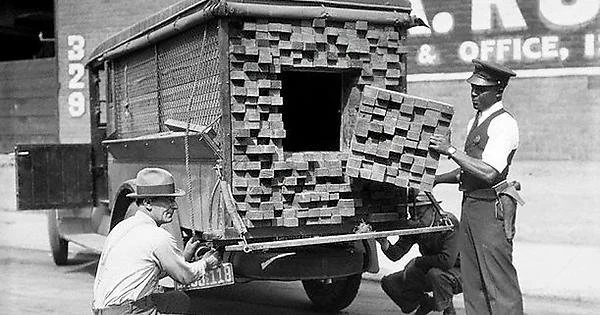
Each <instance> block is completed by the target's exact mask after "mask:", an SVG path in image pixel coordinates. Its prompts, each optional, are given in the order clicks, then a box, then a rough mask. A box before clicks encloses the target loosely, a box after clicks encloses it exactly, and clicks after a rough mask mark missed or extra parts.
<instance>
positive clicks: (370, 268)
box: [357, 239, 379, 273]
mask: <svg viewBox="0 0 600 315" xmlns="http://www.w3.org/2000/svg"><path fill="white" fill-rule="evenodd" d="M357 243H360V245H359V246H362V248H363V251H364V256H365V260H364V262H365V263H364V270H365V271H366V272H370V273H378V272H379V258H378V257H377V244H376V242H375V240H374V239H366V240H362V241H358V242H357Z"/></svg>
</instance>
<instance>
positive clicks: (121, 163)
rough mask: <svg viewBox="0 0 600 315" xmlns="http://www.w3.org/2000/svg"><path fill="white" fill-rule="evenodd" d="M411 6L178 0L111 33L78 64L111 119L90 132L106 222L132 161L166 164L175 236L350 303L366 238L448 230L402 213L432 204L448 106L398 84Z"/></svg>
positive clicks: (266, 275) (372, 266) (370, 251)
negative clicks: (416, 223)
mask: <svg viewBox="0 0 600 315" xmlns="http://www.w3.org/2000/svg"><path fill="white" fill-rule="evenodd" d="M409 13H410V4H409V2H408V1H400V0H399V1H396V2H394V3H393V4H389V3H388V2H385V3H384V1H379V0H371V1H366V2H365V1H360V2H359V1H354V0H347V1H340V2H333V1H305V0H290V1H228V0H222V1H216V0H207V1H183V2H181V3H179V4H177V5H175V6H173V7H170V8H169V9H167V10H165V11H163V12H160V13H158V14H156V15H154V16H151V17H149V18H148V19H146V20H144V21H142V22H139V23H137V24H135V25H134V26H132V27H131V28H129V29H127V30H124V31H123V32H121V33H119V34H117V35H115V36H113V37H112V38H110V39H108V40H107V41H106V42H105V43H103V44H102V45H100V46H99V47H98V48H97V49H96V50H95V51H94V52H93V54H92V57H91V58H90V62H89V63H88V69H89V71H90V83H91V88H90V91H91V94H92V95H91V97H90V99H91V102H92V105H91V106H92V108H93V109H95V111H96V112H99V111H102V112H104V113H103V114H105V115H106V122H107V123H106V125H98V124H96V125H95V127H96V128H93V131H92V132H93V133H95V134H96V135H97V136H96V137H92V138H93V139H95V141H96V143H97V144H100V141H102V145H100V146H97V147H96V148H97V151H95V152H100V153H101V152H105V151H104V149H106V150H107V151H106V152H107V156H106V159H107V160H106V163H103V164H102V165H105V166H106V171H107V172H106V173H107V175H108V177H107V178H108V180H107V182H108V184H107V186H108V189H107V190H106V191H107V192H106V194H107V197H108V202H106V203H105V204H106V207H105V209H104V210H102V211H105V214H109V216H110V224H105V225H104V226H110V227H112V226H114V225H115V224H117V223H118V222H120V221H121V220H123V219H124V218H126V217H128V216H130V215H131V214H132V212H133V211H135V209H134V207H132V206H131V204H132V202H133V200H131V199H129V198H127V197H126V195H127V194H128V193H130V192H132V191H133V190H134V189H135V187H134V184H133V182H132V181H131V179H132V178H134V177H135V175H136V173H137V172H138V171H139V170H140V169H141V168H143V167H147V166H158V167H162V168H165V169H167V170H169V171H170V172H171V173H172V174H173V175H174V177H175V180H176V184H177V185H178V186H179V187H182V188H183V189H185V190H187V197H184V198H181V200H178V202H179V210H178V213H179V215H178V216H177V218H176V220H174V223H173V224H171V226H170V227H168V228H169V229H170V230H171V232H172V233H173V234H174V235H175V236H176V238H177V239H179V240H180V241H181V242H183V241H184V240H185V239H186V238H187V237H190V236H191V235H193V234H195V235H199V236H200V237H202V238H203V239H204V241H205V242H207V244H209V245H210V246H213V247H216V248H218V249H219V250H222V251H223V252H224V256H223V257H224V261H225V262H227V263H231V265H232V266H233V272H234V273H235V275H236V277H237V279H238V281H239V280H243V279H246V280H254V279H261V280H303V283H304V287H305V289H306V291H307V294H308V295H309V297H310V298H311V300H312V301H313V302H314V303H316V304H317V305H319V306H321V307H322V308H324V309H329V310H339V309H342V308H344V307H346V306H347V305H349V304H350V303H351V302H352V300H353V299H354V297H355V295H356V292H357V290H358V287H359V285H360V279H361V274H362V273H363V272H364V271H371V272H377V269H378V268H377V255H376V248H375V242H374V241H373V238H376V237H386V236H392V235H407V234H417V233H431V232H438V231H444V230H447V229H449V228H451V227H449V226H436V227H428V228H414V227H411V226H410V225H409V223H408V222H409V217H410V213H411V212H412V210H414V209H415V208H417V207H435V208H436V211H437V210H438V208H439V205H437V203H436V202H435V200H434V199H433V196H432V195H431V194H430V193H429V192H430V191H431V189H432V187H433V179H434V177H435V171H436V169H437V165H438V159H439V155H437V154H435V153H433V152H430V151H429V150H428V143H429V136H431V135H432V134H433V133H445V132H447V131H448V129H449V126H450V120H451V118H452V114H453V110H452V107H451V106H449V105H446V104H443V103H439V102H435V101H432V100H427V99H422V98H418V97H413V96H410V95H407V94H404V92H406V58H407V53H408V51H407V50H406V49H405V47H404V45H403V43H404V39H405V37H406V31H407V29H408V28H409V27H411V26H413V25H414V22H415V20H414V19H413V18H411V17H410V16H409ZM94 124H95V123H94V118H92V126H93V127H94ZM96 155H97V156H99V158H98V160H99V159H101V157H102V155H101V154H99V153H97V154H96ZM425 193H426V194H425ZM104 232H107V231H104ZM228 272H230V270H229V271H226V272H221V273H217V274H216V275H215V277H216V278H215V279H213V280H214V281H209V280H206V279H205V280H203V282H202V283H199V284H195V285H192V287H193V288H202V287H209V286H214V285H218V284H219V283H220V282H223V283H225V282H226V281H225V279H221V277H225V275H226V273H227V274H228Z"/></svg>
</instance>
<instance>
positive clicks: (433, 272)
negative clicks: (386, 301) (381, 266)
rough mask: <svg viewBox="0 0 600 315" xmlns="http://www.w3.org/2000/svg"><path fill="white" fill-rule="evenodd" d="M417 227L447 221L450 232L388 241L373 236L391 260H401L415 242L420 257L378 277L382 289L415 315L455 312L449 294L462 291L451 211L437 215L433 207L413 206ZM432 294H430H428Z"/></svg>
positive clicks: (455, 222)
mask: <svg viewBox="0 0 600 315" xmlns="http://www.w3.org/2000/svg"><path fill="white" fill-rule="evenodd" d="M411 220H415V222H416V224H414V226H417V227H426V226H433V225H440V224H441V223H442V222H443V221H445V220H450V221H451V222H452V224H453V225H454V228H453V229H452V230H450V231H445V232H439V233H429V234H420V235H408V236H403V237H400V238H399V239H398V241H397V242H396V243H395V244H390V242H389V241H388V239H387V238H380V239H377V241H378V242H379V244H380V245H381V249H382V251H383V253H384V254H385V255H386V256H387V257H388V258H389V259H390V260H392V261H398V260H399V259H401V258H402V257H403V256H404V255H406V253H408V251H409V250H410V248H411V247H412V246H413V245H414V244H418V245H419V251H420V252H421V255H422V256H420V257H416V258H414V259H412V260H411V261H410V262H409V263H408V264H407V265H406V267H405V268H404V270H402V271H399V272H396V273H393V274H390V275H386V276H384V277H383V278H382V279H381V287H382V288H383V291H385V293H386V294H387V295H388V296H389V297H390V298H391V299H392V300H393V301H394V303H396V304H397V305H398V306H399V307H400V309H401V310H402V312H404V313H410V312H412V311H414V310H415V309H416V310H417V311H416V313H415V314H416V315H423V314H429V313H430V312H431V311H443V312H444V315H451V314H456V312H455V310H454V305H453V304H452V297H453V295H454V294H459V293H461V292H462V287H461V281H460V262H459V258H458V226H459V223H458V219H456V217H455V216H454V215H453V214H451V213H446V212H445V213H443V214H440V213H439V212H438V211H435V209H434V208H433V207H417V208H416V212H415V213H413V218H411ZM428 292H432V293H433V297H430V296H429V295H428Z"/></svg>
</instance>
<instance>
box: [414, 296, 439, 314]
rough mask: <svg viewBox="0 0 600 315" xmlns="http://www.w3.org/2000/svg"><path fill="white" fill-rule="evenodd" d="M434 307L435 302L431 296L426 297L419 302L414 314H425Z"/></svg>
mask: <svg viewBox="0 0 600 315" xmlns="http://www.w3.org/2000/svg"><path fill="white" fill-rule="evenodd" d="M434 309H435V302H434V300H433V298H432V297H427V298H425V299H424V300H423V302H421V306H419V308H418V309H417V311H416V312H415V315H426V314H429V313H431V311H433V310H434Z"/></svg>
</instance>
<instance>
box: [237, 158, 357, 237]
mask: <svg viewBox="0 0 600 315" xmlns="http://www.w3.org/2000/svg"><path fill="white" fill-rule="evenodd" d="M346 159H347V154H346V153H319V152H305V153H293V154H291V155H290V156H289V157H288V158H287V159H286V160H285V161H268V160H266V159H263V161H246V162H244V161H238V162H234V164H233V170H234V174H236V175H237V176H234V179H233V185H232V186H233V195H234V198H235V199H236V200H237V204H238V210H239V211H240V212H242V213H243V214H244V217H245V218H246V224H248V225H249V226H250V227H257V226H260V227H265V226H285V227H295V226H299V225H301V224H302V225H314V224H341V223H342V218H343V217H353V216H354V215H355V207H356V206H361V204H360V202H361V201H360V200H355V199H353V198H352V190H351V187H350V184H349V183H348V182H345V181H344V175H343V166H342V160H346ZM242 174H244V175H245V176H242Z"/></svg>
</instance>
